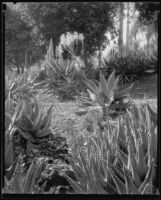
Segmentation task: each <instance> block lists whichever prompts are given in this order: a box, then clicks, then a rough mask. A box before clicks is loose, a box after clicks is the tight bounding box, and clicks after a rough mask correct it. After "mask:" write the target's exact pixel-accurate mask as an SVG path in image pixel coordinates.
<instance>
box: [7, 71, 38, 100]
mask: <svg viewBox="0 0 161 200" xmlns="http://www.w3.org/2000/svg"><path fill="white" fill-rule="evenodd" d="M12 78H13V79H10V80H8V78H6V79H5V87H6V89H5V96H6V99H7V98H10V99H12V100H13V101H14V102H15V103H17V102H18V101H19V99H22V98H32V97H33V96H34V92H33V90H32V80H31V79H30V74H29V73H28V72H25V73H24V74H23V75H19V76H17V77H16V78H14V77H12Z"/></svg>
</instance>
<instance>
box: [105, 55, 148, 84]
mask: <svg viewBox="0 0 161 200" xmlns="http://www.w3.org/2000/svg"><path fill="white" fill-rule="evenodd" d="M147 61H148V59H147V58H146V56H145V55H142V54H141V53H140V52H137V53H136V52H131V53H129V54H128V55H126V56H121V57H120V56H119V54H117V55H116V56H114V57H113V58H112V59H110V60H109V61H107V60H106V59H104V64H103V65H104V68H105V69H106V74H107V75H108V74H110V73H111V72H112V71H113V70H114V69H115V71H116V74H117V75H119V76H120V84H125V83H131V82H134V81H135V80H137V79H138V78H139V77H140V76H143V74H144V73H145V71H146V70H147V67H148V66H147Z"/></svg>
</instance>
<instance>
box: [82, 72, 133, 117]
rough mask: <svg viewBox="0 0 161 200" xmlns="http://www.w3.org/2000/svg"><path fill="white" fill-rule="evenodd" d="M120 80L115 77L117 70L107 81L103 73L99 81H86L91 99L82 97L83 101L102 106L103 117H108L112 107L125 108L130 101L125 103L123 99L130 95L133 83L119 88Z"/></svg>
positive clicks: (85, 103) (83, 102)
mask: <svg viewBox="0 0 161 200" xmlns="http://www.w3.org/2000/svg"><path fill="white" fill-rule="evenodd" d="M118 82H119V77H117V78H116V79H115V71H113V72H112V74H111V75H110V76H109V79H108V81H107V82H106V80H105V78H104V76H103V74H102V73H100V82H99V83H97V82H96V83H95V82H94V81H90V80H89V81H85V83H86V85H87V88H88V89H87V91H88V93H89V96H90V99H89V98H84V97H83V98H80V100H81V103H82V104H84V105H91V106H95V105H99V106H100V107H101V108H102V112H103V118H105V117H106V115H107V112H108V110H109V109H110V108H111V109H112V108H113V109H116V108H117V109H118V108H121V107H123V108H125V107H126V106H127V105H128V103H124V102H123V100H124V99H125V98H127V97H128V95H129V92H130V90H131V88H132V86H133V85H131V86H129V87H127V88H124V89H121V90H120V89H119V88H118Z"/></svg>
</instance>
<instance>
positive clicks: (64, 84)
mask: <svg viewBox="0 0 161 200" xmlns="http://www.w3.org/2000/svg"><path fill="white" fill-rule="evenodd" d="M43 65H44V66H45V67H46V75H47V78H46V80H45V81H44V83H45V91H46V92H47V93H53V94H55V95H57V96H58V97H60V98H63V96H64V97H73V96H74V95H76V94H77V91H78V88H79V86H80V83H81V82H80V79H81V77H80V73H78V71H77V70H76V68H75V66H74V64H73V60H67V61H65V60H63V58H59V59H56V58H55V57H54V54H53V45H52V40H50V46H49V49H48V51H47V55H46V60H45V62H44V64H43ZM41 84H42V83H41ZM43 85H44V84H43Z"/></svg>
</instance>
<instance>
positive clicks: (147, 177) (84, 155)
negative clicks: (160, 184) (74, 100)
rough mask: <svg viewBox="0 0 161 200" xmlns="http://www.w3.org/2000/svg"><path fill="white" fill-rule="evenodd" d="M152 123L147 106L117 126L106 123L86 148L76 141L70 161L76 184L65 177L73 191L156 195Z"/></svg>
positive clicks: (154, 146)
mask: <svg viewBox="0 0 161 200" xmlns="http://www.w3.org/2000/svg"><path fill="white" fill-rule="evenodd" d="M133 109H134V110H135V111H137V113H135V112H134V111H132V110H133ZM136 109H137V110H136ZM156 120H157V115H156V113H154V112H153V111H152V109H151V108H150V106H149V105H144V106H143V105H142V106H140V107H136V106H134V108H133V107H132V108H131V109H130V110H129V112H128V113H127V115H125V116H120V119H119V123H118V126H111V124H110V123H109V121H108V122H107V123H108V124H107V126H106V129H105V130H104V132H102V133H101V132H100V133H99V134H95V135H94V136H93V137H91V139H90V140H89V141H87V145H86V147H85V146H84V142H82V141H83V140H84V138H82V139H79V140H78V142H77V143H76V145H75V146H74V148H73V152H74V155H73V160H72V161H71V165H72V168H73V170H74V172H75V175H76V177H77V181H75V180H72V179H71V178H70V177H67V179H68V181H69V183H70V184H71V186H72V187H73V189H74V191H75V192H76V193H79V194H80V193H83V194H84V193H85V194H91V193H92V194H158V189H157V186H156V185H155V179H156V176H157V175H156V163H157V160H156V153H157V125H156ZM82 137H83V136H82Z"/></svg>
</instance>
